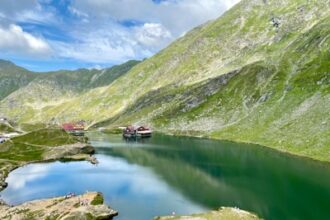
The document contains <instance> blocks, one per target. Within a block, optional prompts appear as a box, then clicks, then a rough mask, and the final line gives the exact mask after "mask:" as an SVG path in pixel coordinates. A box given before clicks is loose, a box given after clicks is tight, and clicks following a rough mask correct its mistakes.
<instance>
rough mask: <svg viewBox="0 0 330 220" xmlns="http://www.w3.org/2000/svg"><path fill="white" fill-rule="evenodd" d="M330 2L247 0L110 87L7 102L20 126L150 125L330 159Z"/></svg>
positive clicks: (4, 106)
mask: <svg viewBox="0 0 330 220" xmlns="http://www.w3.org/2000/svg"><path fill="white" fill-rule="evenodd" d="M329 6H330V1H329V0H319V1H306V0H242V1H241V2H240V3H239V4H237V5H236V6H235V7H233V8H232V9H231V10H230V11H228V12H227V13H225V14H224V15H223V16H222V17H220V18H219V19H217V20H215V21H210V22H208V23H207V24H205V25H202V26H200V27H197V28H195V29H194V30H192V31H191V32H189V33H187V34H186V35H185V36H184V37H182V38H180V39H178V40H177V41H175V42H174V43H172V44H171V45H170V46H169V47H168V48H166V49H164V50H163V51H161V52H160V53H158V54H156V55H155V56H153V57H151V58H150V59H147V60H145V61H143V62H142V63H140V64H138V65H136V66H134V67H133V68H132V69H131V70H130V71H129V72H128V73H127V74H124V75H122V76H120V77H118V78H117V79H116V80H114V81H113V82H112V83H111V84H110V85H108V86H104V87H97V88H95V89H91V90H89V91H87V92H85V93H82V95H80V94H81V93H80V94H79V96H77V95H74V96H72V95H71V94H69V95H67V96H65V97H69V98H61V101H60V102H56V103H47V100H46V101H44V102H42V101H41V100H42V99H41V98H37V99H36V100H34V101H25V100H23V101H21V102H20V104H19V105H16V106H11V103H13V102H15V100H22V99H19V98H17V97H18V96H19V95H18V93H17V94H15V93H13V94H11V95H10V96H9V97H7V98H6V99H5V100H3V101H2V102H1V104H0V106H1V107H2V109H5V110H4V111H5V113H6V115H8V116H10V117H16V118H17V120H19V121H20V122H27V121H28V122H40V121H49V120H51V119H52V118H56V120H59V121H65V120H68V119H70V120H73V119H85V120H87V121H88V122H89V123H90V124H91V125H94V126H96V127H98V126H106V127H115V126H118V125H124V124H129V123H145V124H150V125H151V126H152V127H153V128H154V129H156V130H159V131H164V132H167V133H175V134H187V135H198V136H210V137H213V138H221V139H230V140H235V141H244V142H253V143H260V144H263V145H266V146H270V147H274V148H277V149H280V150H285V151H288V152H292V153H295V154H299V155H304V156H309V157H313V158H316V159H321V160H328V161H329V160H330V133H329V132H330V123H329V121H330V116H329V111H327V109H329V108H330V79H329V77H330V72H329V64H330V63H329V61H330V59H329V58H330V54H329V53H330V52H329V45H330V29H329V26H330V9H329V8H330V7H329ZM38 85H40V84H38ZM29 91H31V90H29ZM65 91H67V90H65ZM33 94H36V93H35V92H33ZM32 96H33V95H32V94H31V95H29V96H28V97H29V98H31V97H32ZM59 97H63V95H62V94H60V95H59ZM31 103H32V104H31ZM45 103H47V104H46V105H45ZM17 106H20V108H18V107H17Z"/></svg>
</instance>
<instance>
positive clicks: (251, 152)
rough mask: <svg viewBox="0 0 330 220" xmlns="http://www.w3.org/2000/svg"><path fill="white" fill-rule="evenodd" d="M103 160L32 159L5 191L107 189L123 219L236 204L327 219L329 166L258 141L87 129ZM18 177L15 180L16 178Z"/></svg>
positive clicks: (34, 193)
mask: <svg viewBox="0 0 330 220" xmlns="http://www.w3.org/2000/svg"><path fill="white" fill-rule="evenodd" d="M89 136H90V138H91V140H92V144H93V145H94V146H95V147H96V148H97V153H98V155H97V158H98V160H99V161H100V164H99V165H98V166H93V165H91V164H89V163H87V162H77V163H58V162H57V163H51V164H46V165H29V166H26V167H23V168H20V169H18V170H15V171H14V172H13V173H11V174H10V176H9V178H8V182H9V187H8V188H7V189H6V190H5V191H3V192H2V193H1V196H2V197H3V198H4V199H5V200H6V201H8V202H10V203H12V204H17V203H21V202H23V201H27V200H31V199H37V198H44V197H52V196H58V195H63V194H66V193H68V192H75V193H83V192H85V191H86V190H89V191H101V192H103V193H104V195H105V199H106V202H107V203H108V204H111V205H112V206H113V207H114V208H115V209H117V210H119V212H120V216H119V217H118V219H121V220H123V219H137V220H139V219H152V218H153V216H156V215H168V214H170V213H172V212H173V211H175V212H177V213H179V214H180V213H181V214H189V213H194V212H200V211H204V210H206V209H214V208H218V207H220V206H233V207H239V208H241V209H246V210H249V211H253V212H256V213H257V214H258V215H259V216H261V217H264V218H266V219H328V214H329V210H330V203H329V202H330V169H329V166H327V165H325V164H321V163H316V162H313V161H309V160H304V159H299V158H294V157H290V156H287V155H284V154H281V153H278V152H275V151H272V150H269V149H265V148H262V147H259V146H254V145H243V144H234V143H230V142H218V141H211V140H203V139H195V138H178V137H169V136H163V135H155V136H154V137H153V138H151V139H147V140H144V142H139V141H138V142H126V141H124V140H123V139H122V138H121V136H120V135H117V136H115V135H105V134H102V133H91V134H89ZM15 183H16V184H15Z"/></svg>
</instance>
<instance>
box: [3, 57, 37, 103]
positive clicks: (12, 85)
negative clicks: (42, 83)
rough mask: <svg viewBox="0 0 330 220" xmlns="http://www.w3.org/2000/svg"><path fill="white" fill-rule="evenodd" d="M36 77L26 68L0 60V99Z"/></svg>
mask: <svg viewBox="0 0 330 220" xmlns="http://www.w3.org/2000/svg"><path fill="white" fill-rule="evenodd" d="M35 77H36V75H35V74H32V73H31V72H29V71H28V70H26V69H23V68H21V67H18V66H16V65H15V64H13V63H11V62H9V61H5V60H0V100H2V99H3V98H5V97H6V96H8V95H9V94H10V93H12V92H14V91H15V90H17V89H19V88H21V87H24V86H26V85H27V84H28V83H29V82H31V81H32V80H33V79H34V78H35Z"/></svg>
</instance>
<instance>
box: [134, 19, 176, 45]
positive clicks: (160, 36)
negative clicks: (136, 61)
mask: <svg viewBox="0 0 330 220" xmlns="http://www.w3.org/2000/svg"><path fill="white" fill-rule="evenodd" d="M136 38H137V40H138V41H139V42H140V43H142V44H144V45H146V46H156V45H162V44H164V43H165V42H168V41H169V40H171V39H172V34H171V33H170V32H169V31H168V30H167V29H166V28H165V27H164V26H163V25H162V24H157V23H145V24H144V25H143V26H142V27H138V28H136Z"/></svg>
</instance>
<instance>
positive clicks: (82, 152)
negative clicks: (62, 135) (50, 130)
mask: <svg viewBox="0 0 330 220" xmlns="http://www.w3.org/2000/svg"><path fill="white" fill-rule="evenodd" d="M56 148H62V149H63V148H65V149H66V150H65V151H62V152H61V153H60V154H51V151H46V152H45V157H46V158H45V159H41V160H35V161H23V162H20V163H19V164H17V165H12V164H8V166H7V167H6V168H4V169H2V174H0V192H1V191H3V190H4V189H5V188H6V187H7V186H8V184H7V183H6V179H7V177H8V175H9V174H10V173H11V172H12V171H14V170H16V169H18V168H20V167H23V166H26V165H29V164H35V163H51V162H55V161H63V162H70V161H89V162H91V163H95V162H94V161H95V160H94V158H92V156H91V155H93V154H94V153H95V148H94V147H93V146H91V145H90V144H86V143H76V144H72V145H63V146H58V147H56Z"/></svg>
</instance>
